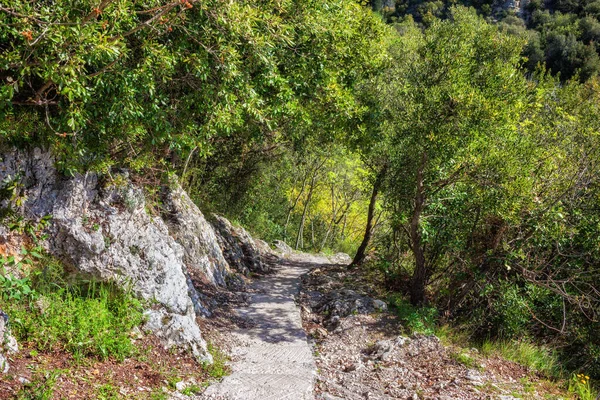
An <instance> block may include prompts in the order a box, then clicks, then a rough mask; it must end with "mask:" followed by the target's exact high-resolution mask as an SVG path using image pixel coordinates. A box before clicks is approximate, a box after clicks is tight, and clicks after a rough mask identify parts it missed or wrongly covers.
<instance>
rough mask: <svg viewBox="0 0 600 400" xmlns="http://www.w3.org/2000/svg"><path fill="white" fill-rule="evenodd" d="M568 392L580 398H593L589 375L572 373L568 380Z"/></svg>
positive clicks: (585, 399)
mask: <svg viewBox="0 0 600 400" xmlns="http://www.w3.org/2000/svg"><path fill="white" fill-rule="evenodd" d="M569 392H571V393H574V394H576V395H577V396H578V397H579V399H580V400H595V399H597V397H596V394H595V393H594V391H593V389H592V384H591V383H590V377H589V376H587V375H585V374H577V375H573V377H572V378H571V381H570V382H569Z"/></svg>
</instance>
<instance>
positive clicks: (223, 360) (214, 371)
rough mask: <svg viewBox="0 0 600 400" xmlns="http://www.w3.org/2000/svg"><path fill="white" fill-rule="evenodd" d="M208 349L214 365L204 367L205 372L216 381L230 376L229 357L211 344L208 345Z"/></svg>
mask: <svg viewBox="0 0 600 400" xmlns="http://www.w3.org/2000/svg"><path fill="white" fill-rule="evenodd" d="M207 349H208V352H209V353H210V354H211V355H212V357H213V363H212V364H206V365H204V367H203V368H204V370H205V371H206V372H208V374H209V375H210V376H211V377H212V378H214V379H221V378H223V377H224V376H226V375H228V374H229V367H228V366H227V355H226V354H225V353H223V352H222V351H221V350H220V349H219V348H217V347H215V346H214V345H213V344H212V343H210V342H209V343H208V345H207Z"/></svg>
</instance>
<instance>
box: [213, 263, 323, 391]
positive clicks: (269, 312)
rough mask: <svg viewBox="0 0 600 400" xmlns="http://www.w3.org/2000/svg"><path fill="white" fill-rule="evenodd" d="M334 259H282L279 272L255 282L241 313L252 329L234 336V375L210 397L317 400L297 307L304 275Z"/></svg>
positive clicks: (309, 350) (241, 330)
mask: <svg viewBox="0 0 600 400" xmlns="http://www.w3.org/2000/svg"><path fill="white" fill-rule="evenodd" d="M326 263H328V260H326V259H320V258H318V257H314V256H311V255H308V254H299V255H294V256H293V258H289V259H283V258H282V259H281V260H280V261H279V262H278V263H277V265H276V267H275V273H274V274H272V275H268V276H265V277H264V278H262V279H260V280H258V281H256V282H254V283H253V284H252V285H251V288H252V289H254V291H255V293H253V294H252V295H251V297H250V301H249V305H248V306H247V307H243V308H241V309H239V310H238V313H239V315H240V317H242V318H244V319H246V320H247V321H248V322H249V323H250V324H251V327H249V328H247V329H238V330H236V331H235V332H234V333H233V334H234V336H235V338H236V339H238V340H237V342H238V343H240V345H239V346H237V347H235V348H234V349H233V351H232V355H233V357H234V359H235V360H236V361H235V362H233V364H232V374H231V375H229V376H227V377H226V378H225V379H223V381H221V382H220V383H217V384H214V385H212V386H210V387H209V388H208V389H207V390H206V391H205V392H204V396H203V397H204V398H206V399H244V400H281V399H292V400H301V399H313V398H314V396H313V386H314V377H315V371H316V367H315V362H314V360H313V356H312V351H311V349H310V346H309V345H308V343H307V340H306V334H305V332H304V330H303V329H302V319H301V316H300V310H299V308H298V307H297V305H296V303H295V295H296V294H297V293H298V287H299V283H300V276H301V275H302V274H304V273H306V272H307V271H308V270H309V269H310V267H312V266H315V265H318V264H326Z"/></svg>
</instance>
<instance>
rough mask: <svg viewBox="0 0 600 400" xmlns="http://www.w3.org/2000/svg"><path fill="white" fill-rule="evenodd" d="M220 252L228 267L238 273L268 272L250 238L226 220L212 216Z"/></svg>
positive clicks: (267, 267)
mask: <svg viewBox="0 0 600 400" xmlns="http://www.w3.org/2000/svg"><path fill="white" fill-rule="evenodd" d="M212 217H213V225H214V226H215V228H216V230H217V232H218V236H219V243H220V244H221V250H222V251H223V254H224V255H225V258H226V259H227V262H228V263H229V265H230V266H231V267H232V268H234V269H235V270H237V271H238V272H240V273H242V274H244V275H247V274H248V273H249V272H257V273H265V272H269V270H270V268H269V266H268V265H267V264H266V263H265V262H264V260H263V255H261V251H260V250H259V248H258V246H257V244H256V243H255V242H254V239H252V236H250V234H249V233H248V232H247V231H246V230H245V229H244V228H242V227H235V226H233V225H232V224H231V222H229V221H228V220H227V219H225V218H223V217H221V216H218V215H216V214H213V215H212Z"/></svg>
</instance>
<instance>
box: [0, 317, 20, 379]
mask: <svg viewBox="0 0 600 400" xmlns="http://www.w3.org/2000/svg"><path fill="white" fill-rule="evenodd" d="M18 350H19V346H18V344H17V340H16V339H15V338H14V337H13V336H12V335H11V334H10V329H9V328H8V315H6V314H4V313H3V312H2V310H0V374H6V373H7V372H8V371H9V369H10V366H9V365H8V356H9V355H11V354H14V353H16V352H17V351H18Z"/></svg>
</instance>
